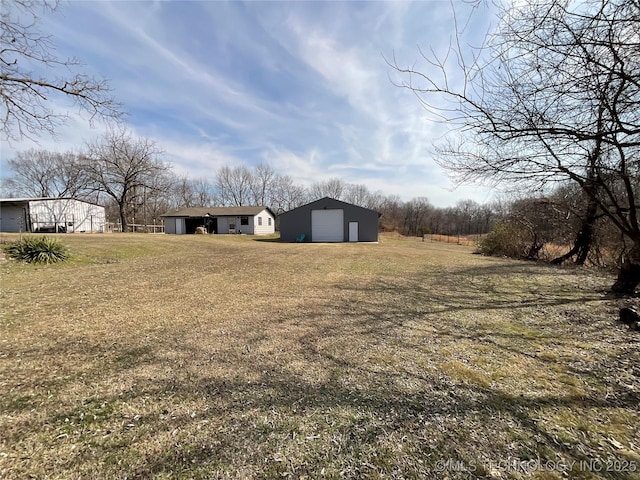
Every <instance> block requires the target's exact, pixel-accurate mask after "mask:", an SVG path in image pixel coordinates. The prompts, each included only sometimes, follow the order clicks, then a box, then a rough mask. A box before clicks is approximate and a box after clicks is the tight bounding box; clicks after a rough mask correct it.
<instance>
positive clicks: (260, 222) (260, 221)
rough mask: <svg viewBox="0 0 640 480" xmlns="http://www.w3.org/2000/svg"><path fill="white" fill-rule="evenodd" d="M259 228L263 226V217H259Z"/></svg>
mask: <svg viewBox="0 0 640 480" xmlns="http://www.w3.org/2000/svg"><path fill="white" fill-rule="evenodd" d="M258 226H260V227H261V226H262V217H258Z"/></svg>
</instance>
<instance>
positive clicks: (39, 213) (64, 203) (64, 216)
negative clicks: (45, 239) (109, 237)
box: [29, 199, 105, 232]
mask: <svg viewBox="0 0 640 480" xmlns="http://www.w3.org/2000/svg"><path fill="white" fill-rule="evenodd" d="M29 216H30V219H31V225H32V229H33V230H34V231H35V230H37V229H38V228H52V227H54V228H55V226H56V224H57V225H58V226H59V227H65V228H66V230H67V232H103V231H104V224H105V213H104V207H100V206H98V205H94V204H92V203H87V202H82V201H80V200H73V199H51V200H32V201H29Z"/></svg>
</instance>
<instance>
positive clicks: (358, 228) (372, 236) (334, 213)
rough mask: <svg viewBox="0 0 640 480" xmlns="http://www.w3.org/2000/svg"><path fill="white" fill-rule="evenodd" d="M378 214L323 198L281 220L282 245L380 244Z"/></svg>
mask: <svg viewBox="0 0 640 480" xmlns="http://www.w3.org/2000/svg"><path fill="white" fill-rule="evenodd" d="M379 217H380V214H379V213H378V212H376V211H375V210H370V209H368V208H364V207H359V206H357V205H353V204H351V203H346V202H342V201H340V200H336V199H334V198H329V197H324V198H321V199H320V200H316V201H315V202H311V203H308V204H306V205H302V206H301V207H298V208H294V209H293V210H289V211H288V212H285V213H283V214H281V215H280V216H279V220H280V240H282V241H283V242H296V241H298V242H300V241H305V242H377V241H378V218H379Z"/></svg>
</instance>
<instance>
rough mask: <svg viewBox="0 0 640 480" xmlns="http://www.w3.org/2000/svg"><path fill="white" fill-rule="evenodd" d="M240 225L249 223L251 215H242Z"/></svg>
mask: <svg viewBox="0 0 640 480" xmlns="http://www.w3.org/2000/svg"><path fill="white" fill-rule="evenodd" d="M240 225H249V217H240Z"/></svg>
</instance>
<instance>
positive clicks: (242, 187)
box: [216, 165, 252, 207]
mask: <svg viewBox="0 0 640 480" xmlns="http://www.w3.org/2000/svg"><path fill="white" fill-rule="evenodd" d="M251 180H252V175H251V171H250V170H249V169H248V168H247V167H245V166H244V165H242V166H238V167H233V168H231V167H227V166H224V167H222V168H220V169H219V170H218V171H217V172H216V188H217V190H218V194H219V195H220V200H221V202H222V203H223V205H227V206H229V205H231V206H236V207H242V206H245V205H247V204H248V203H250V197H251Z"/></svg>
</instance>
